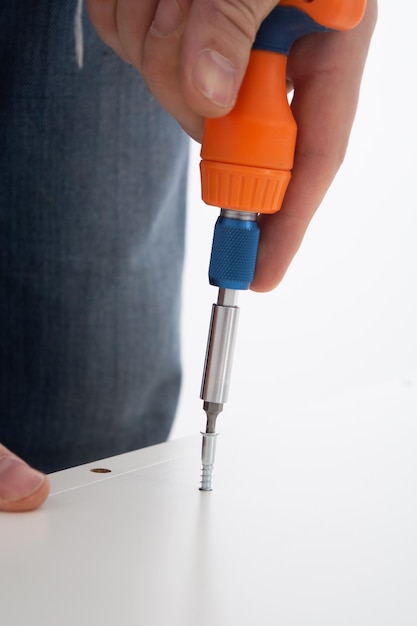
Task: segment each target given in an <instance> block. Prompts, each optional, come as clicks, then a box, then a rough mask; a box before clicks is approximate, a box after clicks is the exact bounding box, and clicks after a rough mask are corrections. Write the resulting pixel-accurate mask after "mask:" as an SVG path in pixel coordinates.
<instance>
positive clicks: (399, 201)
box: [171, 0, 417, 438]
mask: <svg viewBox="0 0 417 626" xmlns="http://www.w3.org/2000/svg"><path fill="white" fill-rule="evenodd" d="M410 8H411V6H410V7H408V9H409V10H408V11H406V7H405V4H404V3H400V5H398V4H397V3H394V2H387V0H380V7H379V21H378V24H377V28H376V31H375V35H374V38H373V42H372V45H371V50H370V54H369V57H368V62H367V66H366V70H365V75H364V79H363V83H362V91H361V98H360V103H359V109H358V113H357V116H356V120H355V125H354V128H353V132H352V135H351V140H350V145H349V150H348V153H347V157H346V159H345V163H344V164H343V166H342V168H341V170H340V172H339V174H338V176H337V179H336V180H335V181H334V183H333V185H332V187H331V189H330V191H329V192H328V194H327V197H326V199H325V200H324V202H323V203H322V206H321V207H320V209H319V211H318V213H317V214H316V216H315V218H314V219H313V222H312V224H311V225H310V228H309V230H308V233H307V235H306V237H305V240H304V242H303V245H302V248H301V250H300V251H299V253H298V255H297V257H296V258H295V260H294V261H293V263H292V265H291V267H290V270H289V271H288V273H287V275H286V277H285V279H284V281H283V282H282V283H281V285H280V286H279V287H278V288H277V289H276V290H275V291H274V292H272V293H269V294H256V293H252V292H243V293H242V294H241V295H240V297H239V305H240V307H241V315H240V324H239V332H238V341H237V348H236V353H235V363H234V371H233V378H232V386H231V391H230V397H229V402H228V403H227V405H226V407H225V410H224V413H223V415H222V416H220V417H219V421H218V429H219V430H220V431H224V429H225V427H226V425H227V428H232V429H233V428H240V427H244V426H245V425H246V426H247V427H253V428H268V432H270V433H273V429H274V424H275V423H277V422H276V421H275V418H274V415H279V416H280V419H285V415H286V414H289V413H290V412H292V411H294V410H299V409H300V410H303V409H304V408H306V409H307V410H308V409H309V407H312V406H313V405H316V406H317V404H320V403H321V402H326V401H327V400H328V399H329V398H331V397H333V396H335V395H338V394H345V393H348V394H349V393H351V392H353V391H357V390H358V389H359V390H360V389H361V388H366V387H369V386H372V385H380V384H381V383H382V384H383V383H384V382H385V381H390V380H392V379H397V380H399V381H406V380H407V377H408V376H411V375H413V374H415V373H416V372H417V365H416V354H417V332H416V320H417V298H416V279H417V251H416V232H417V229H416V226H417V202H416V182H417V154H416V152H417V150H416V146H417V132H416V122H415V119H416V115H417V96H416V83H417V74H416V66H415V62H414V60H415V39H416V37H417V35H416V33H415V28H414V21H413V19H412V16H411V14H410ZM198 152H199V146H198V145H197V144H193V145H192V156H191V162H190V179H189V209H188V229H187V249H186V267H185V273H184V297H183V366H184V381H183V388H182V394H181V399H180V404H179V409H178V415H177V419H176V423H175V425H174V429H173V432H172V435H171V436H172V438H177V437H179V436H184V435H187V434H191V433H195V432H198V431H199V430H200V429H201V428H203V426H204V415H203V411H202V403H201V401H200V399H199V391H200V382H201V373H202V368H203V361H204V354H205V344H206V339H207V331H208V323H209V316H210V310H211V304H212V302H214V301H215V300H216V297H217V290H216V289H215V288H214V287H211V286H210V285H209V284H208V279H207V269H208V262H209V256H210V249H211V240H212V231H213V227H214V223H215V220H216V218H217V215H218V210H217V209H216V208H214V207H209V206H206V205H205V204H203V203H202V201H201V200H200V181H199V168H198V162H199V154H198Z"/></svg>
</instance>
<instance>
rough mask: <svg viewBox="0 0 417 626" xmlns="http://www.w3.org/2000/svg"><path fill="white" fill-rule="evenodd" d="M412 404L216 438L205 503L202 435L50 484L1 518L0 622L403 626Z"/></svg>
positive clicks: (402, 398)
mask: <svg viewBox="0 0 417 626" xmlns="http://www.w3.org/2000/svg"><path fill="white" fill-rule="evenodd" d="M416 391H417V381H416V379H411V378H410V379H408V380H403V381H398V382H394V383H391V384H389V385H386V386H378V387H375V388H373V389H368V390H364V391H362V392H361V393H357V394H355V395H349V396H344V397H339V398H336V399H334V400H332V401H329V402H328V403H327V405H320V406H317V407H316V408H314V407H313V408H312V410H311V411H310V412H308V413H307V412H306V413H297V412H294V413H293V414H291V415H290V414H287V415H276V414H274V411H273V410H271V413H270V415H268V416H263V424H264V425H265V426H264V428H263V430H262V431H260V430H259V431H258V432H256V431H254V432H251V431H246V432H244V431H243V430H238V429H236V430H235V432H232V431H231V430H230V431H228V432H227V431H226V432H225V433H223V435H222V436H221V437H220V438H219V445H218V450H217V453H218V458H217V465H216V468H215V476H214V479H215V482H214V486H215V489H214V491H213V492H211V493H201V492H199V491H198V480H199V471H200V458H199V455H200V437H195V438H190V439H185V440H179V441H173V442H169V443H167V444H163V445H160V446H156V447H153V448H148V449H146V450H142V451H138V452H134V453H131V454H128V455H122V456H119V457H114V458H112V459H107V460H105V461H100V462H98V463H92V464H89V465H86V466H81V467H78V468H74V469H72V470H67V471H64V472H58V473H57V474H54V475H52V476H51V480H52V485H53V494H52V495H51V497H50V498H49V500H48V501H47V502H46V503H45V505H44V506H43V507H42V508H41V509H40V510H39V511H36V512H33V513H29V514H0V622H1V624H2V625H3V624H4V625H5V626H26V625H27V624H30V625H35V626H75V625H77V624H79V625H82V626H84V625H93V626H110V625H111V626H114V625H115V624H117V625H118V626H133V625H134V626H139V625H140V626H233V625H235V624H236V625H239V626H241V625H244V626H253V625H256V624H259V625H262V626H281V625H282V626H312V625H317V626H336V625H337V626H352V625H355V626H362V625H363V626H385V625H386V626H393V625H394V624H395V626H415V624H416V623H417V593H416V590H417V530H416V529H417V504H416V486H417V485H416V476H417V473H416V470H417V455H416V441H417V436H416V435H417V420H416V417H417V393H416ZM255 417H256V416H255ZM268 420H273V421H274V436H273V437H269V436H268V430H267V424H268ZM246 422H248V420H246ZM253 427H254V429H255V427H256V423H255V420H254V421H253ZM92 467H106V468H108V469H110V470H111V473H108V474H93V473H91V472H90V468H92Z"/></svg>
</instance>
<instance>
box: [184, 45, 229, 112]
mask: <svg viewBox="0 0 417 626" xmlns="http://www.w3.org/2000/svg"><path fill="white" fill-rule="evenodd" d="M191 80H192V83H193V86H194V87H195V89H196V90H197V92H198V94H200V95H201V96H203V98H204V99H205V100H206V101H207V103H204V102H203V106H204V107H206V108H207V105H208V107H209V108H208V109H207V111H206V116H209V115H211V116H213V115H216V114H219V115H221V114H223V115H224V114H226V113H227V112H228V111H229V110H230V109H231V108H232V107H233V105H234V104H235V102H236V97H237V89H238V82H237V71H236V68H235V66H234V64H233V63H232V61H230V60H229V59H227V58H226V57H225V56H223V55H222V54H220V53H219V52H217V51H216V50H212V49H209V48H206V49H204V50H202V51H201V52H199V54H198V55H197V57H196V60H195V63H194V66H193V68H192V71H191Z"/></svg>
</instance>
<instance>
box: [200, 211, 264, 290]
mask: <svg viewBox="0 0 417 626" xmlns="http://www.w3.org/2000/svg"><path fill="white" fill-rule="evenodd" d="M259 232H260V231H259V226H258V223H257V222H256V221H248V220H241V219H233V218H230V217H223V216H220V217H219V218H218V220H217V222H216V226H215V229H214V237H213V245H212V249H211V257H210V267H209V280H210V284H211V285H214V286H216V287H220V288H221V289H241V290H243V289H249V287H250V284H251V282H252V280H253V276H254V273H255V265H256V255H257V252H258V243H259Z"/></svg>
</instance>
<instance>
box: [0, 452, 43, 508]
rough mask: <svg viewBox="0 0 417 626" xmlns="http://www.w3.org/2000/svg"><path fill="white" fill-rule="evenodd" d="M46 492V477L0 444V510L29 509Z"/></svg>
mask: <svg viewBox="0 0 417 626" xmlns="http://www.w3.org/2000/svg"><path fill="white" fill-rule="evenodd" d="M48 494H49V480H48V477H47V476H45V475H44V474H41V472H38V471H37V470H34V469H32V468H31V467H30V466H29V465H27V463H25V462H24V461H22V460H21V459H19V457H17V456H16V455H15V454H12V453H11V452H10V451H9V450H8V449H7V448H5V447H4V446H3V445H1V444H0V511H15V512H18V511H31V510H33V509H36V508H37V507H38V506H40V505H41V504H42V502H43V501H44V500H45V499H46V498H47V497H48Z"/></svg>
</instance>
